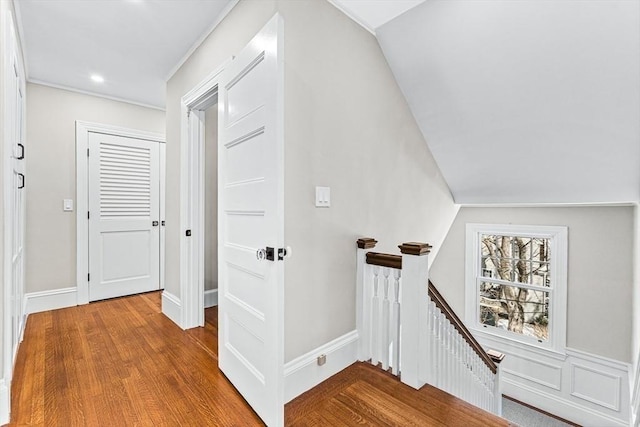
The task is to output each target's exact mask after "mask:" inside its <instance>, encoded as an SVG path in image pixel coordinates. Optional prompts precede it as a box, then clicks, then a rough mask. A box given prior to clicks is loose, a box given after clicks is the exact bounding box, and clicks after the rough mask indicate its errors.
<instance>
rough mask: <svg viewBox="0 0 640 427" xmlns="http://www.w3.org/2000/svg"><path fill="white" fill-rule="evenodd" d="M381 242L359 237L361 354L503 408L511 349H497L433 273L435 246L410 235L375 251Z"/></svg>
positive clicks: (403, 374)
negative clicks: (454, 305) (490, 348)
mask: <svg viewBox="0 0 640 427" xmlns="http://www.w3.org/2000/svg"><path fill="white" fill-rule="evenodd" d="M376 243H377V242H376V240H374V239H371V238H363V239H359V240H358V242H357V245H358V250H357V288H356V289H357V295H356V298H357V300H356V309H357V328H358V333H359V337H360V339H359V346H358V359H359V360H361V361H370V363H372V364H374V365H379V366H380V367H381V368H382V369H384V370H388V371H390V372H392V373H393V374H394V375H398V376H399V377H400V380H401V381H402V382H403V383H405V384H407V385H409V386H411V387H413V388H416V389H419V388H420V387H422V386H423V385H424V384H427V383H428V384H430V385H432V386H434V387H437V388H440V389H442V390H444V391H446V392H448V393H450V394H452V395H454V396H456V397H458V398H460V399H463V400H465V401H467V402H469V403H471V404H473V405H476V406H478V407H480V408H482V409H485V410H487V411H490V412H493V413H495V414H498V415H500V414H501V413H502V405H501V403H502V398H501V397H502V396H501V393H500V381H499V368H498V366H499V362H500V361H501V360H502V357H504V356H503V355H500V354H495V355H494V356H493V357H491V356H489V355H488V354H487V352H485V350H484V349H483V348H482V347H481V346H480V345H479V344H478V342H477V341H476V340H475V338H473V336H472V335H471V333H470V332H469V330H468V329H467V328H466V327H465V326H464V324H463V323H462V321H461V320H460V319H459V318H458V316H457V315H456V314H455V312H454V311H453V310H452V309H451V307H450V306H449V305H448V304H447V302H446V301H445V300H444V298H443V297H442V295H440V293H439V292H438V290H437V289H436V288H435V286H434V285H433V284H432V283H431V282H430V281H429V278H428V274H429V273H428V254H429V250H430V248H431V247H430V246H429V245H428V244H426V243H404V244H402V245H400V246H399V248H400V251H401V253H402V255H392V254H383V253H378V252H373V251H372V249H374V248H375V245H376ZM403 321H404V322H403Z"/></svg>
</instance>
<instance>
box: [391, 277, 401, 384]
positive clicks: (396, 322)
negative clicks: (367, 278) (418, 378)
mask: <svg viewBox="0 0 640 427" xmlns="http://www.w3.org/2000/svg"><path fill="white" fill-rule="evenodd" d="M401 275H402V273H401V270H397V269H396V270H394V271H393V278H394V279H395V287H394V289H393V290H394V297H393V323H392V325H393V335H392V339H393V371H392V372H393V374H394V375H398V372H400V321H401V319H400V277H401Z"/></svg>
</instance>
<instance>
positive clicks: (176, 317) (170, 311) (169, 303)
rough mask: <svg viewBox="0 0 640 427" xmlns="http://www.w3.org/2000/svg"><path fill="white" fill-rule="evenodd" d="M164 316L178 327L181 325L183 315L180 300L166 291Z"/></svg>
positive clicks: (163, 295)
mask: <svg viewBox="0 0 640 427" xmlns="http://www.w3.org/2000/svg"><path fill="white" fill-rule="evenodd" d="M162 314H164V315H165V316H167V317H168V318H169V319H171V320H172V321H173V323H175V324H176V325H178V326H179V325H180V316H181V314H182V307H181V304H180V298H178V297H177V296H175V295H173V294H172V293H170V292H168V291H166V290H165V291H162Z"/></svg>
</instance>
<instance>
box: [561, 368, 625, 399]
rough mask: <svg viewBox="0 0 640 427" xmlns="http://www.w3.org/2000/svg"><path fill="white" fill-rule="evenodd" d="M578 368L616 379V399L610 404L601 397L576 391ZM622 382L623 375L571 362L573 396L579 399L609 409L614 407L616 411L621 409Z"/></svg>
mask: <svg viewBox="0 0 640 427" xmlns="http://www.w3.org/2000/svg"><path fill="white" fill-rule="evenodd" d="M576 368H577V369H582V370H583V371H587V372H592V373H594V374H597V375H600V376H603V377H608V378H611V379H613V380H614V381H615V383H616V391H615V393H614V396H613V398H614V400H613V403H612V404H609V403H607V402H603V401H601V400H599V399H595V398H593V397H591V396H587V395H585V394H582V393H580V392H578V391H576V384H575V378H576ZM620 384H621V377H620V376H617V375H612V374H610V373H608V372H605V371H602V370H600V369H594V368H591V367H589V366H585V365H582V364H578V363H571V396H575V397H577V398H579V399H582V400H586V401H587V402H591V403H595V404H596V405H600V406H602V407H605V408H609V409H613V410H614V411H619V410H620Z"/></svg>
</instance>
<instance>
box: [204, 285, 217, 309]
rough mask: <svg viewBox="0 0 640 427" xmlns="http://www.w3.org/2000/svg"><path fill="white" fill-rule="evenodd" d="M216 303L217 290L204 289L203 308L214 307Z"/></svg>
mask: <svg viewBox="0 0 640 427" xmlns="http://www.w3.org/2000/svg"><path fill="white" fill-rule="evenodd" d="M216 305H218V290H217V289H210V290H208V291H204V308H210V307H215V306H216Z"/></svg>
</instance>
